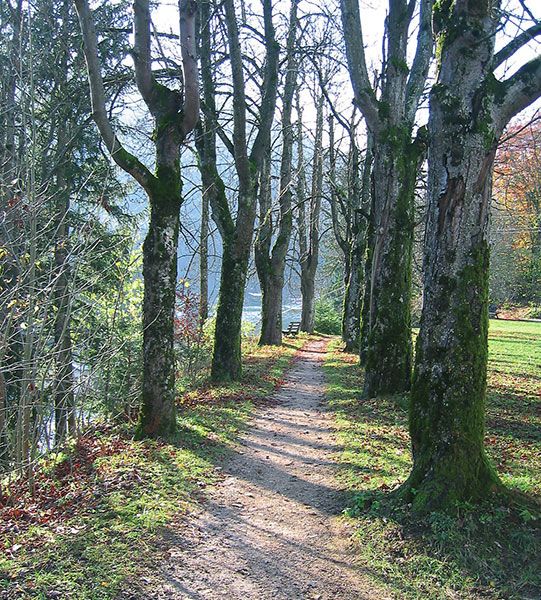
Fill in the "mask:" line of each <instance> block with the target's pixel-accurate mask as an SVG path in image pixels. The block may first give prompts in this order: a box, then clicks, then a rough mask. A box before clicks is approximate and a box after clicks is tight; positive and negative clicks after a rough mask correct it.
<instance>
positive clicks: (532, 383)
mask: <svg viewBox="0 0 541 600" xmlns="http://www.w3.org/2000/svg"><path fill="white" fill-rule="evenodd" d="M339 346H340V344H339V343H338V342H334V343H333V344H332V346H331V347H330V353H329V354H328V355H327V360H326V364H325V369H326V373H327V381H328V389H327V394H328V398H329V402H330V405H331V407H332V409H333V410H334V412H335V418H336V424H337V428H338V431H339V436H340V439H341V442H342V444H343V452H342V454H341V456H340V457H339V461H340V464H341V469H340V473H341V475H340V476H341V478H342V480H343V482H344V484H345V485H346V487H347V488H348V489H349V490H350V491H351V493H352V502H351V506H350V508H349V509H348V510H347V511H346V518H348V519H351V520H352V521H353V522H354V524H355V527H356V537H357V540H358V545H357V548H358V553H359V556H360V560H361V561H362V563H363V566H364V567H365V568H366V569H367V570H368V571H369V572H371V573H372V575H373V577H374V578H375V579H377V580H378V581H379V583H381V584H383V585H385V586H387V587H388V589H389V590H390V591H391V592H392V593H394V594H395V595H396V597H398V598H404V599H409V598H416V599H423V600H424V599H434V600H436V599H438V600H439V599H445V598H450V599H454V598H456V599H467V598H494V599H496V598H506V599H508V598H509V599H511V598H516V599H519V598H521V599H532V600H533V599H534V598H540V597H541V569H540V568H539V565H541V528H540V522H539V518H538V515H536V514H532V513H531V511H530V510H528V509H519V508H517V509H513V508H509V507H508V506H495V505H493V504H487V505H484V506H481V507H473V506H468V505H464V506H461V507H458V509H459V511H458V514H457V515H456V516H449V515H445V514H440V513H433V514H432V515H430V517H429V518H427V519H426V522H424V523H418V522H416V521H415V520H414V519H412V518H411V516H410V514H409V513H408V511H407V510H406V508H405V507H397V506H396V505H395V504H394V503H393V501H392V495H390V494H389V493H388V492H389V491H390V490H393V489H394V488H396V487H397V486H398V485H399V484H400V483H401V482H403V481H404V480H405V478H406V477H407V475H408V473H409V470H410V467H411V453H410V447H409V436H408V431H407V399H406V398H405V397H387V398H378V399H370V400H360V395H361V390H362V375H361V373H360V371H359V368H358V365H357V359H356V357H354V356H351V355H347V354H344V353H342V352H340V351H339ZM488 384H489V389H488V401H487V434H486V440H485V441H486V446H487V451H488V453H489V455H490V457H491V459H492V461H493V462H494V464H495V465H496V468H497V470H498V473H499V475H500V477H501V478H502V480H503V481H504V482H505V484H506V485H508V486H510V487H513V488H517V489H519V490H521V491H522V492H524V493H526V494H528V495H530V496H532V497H534V498H537V499H541V469H540V468H539V457H540V456H541V323H525V322H510V321H507V322H505V321H497V320H492V321H491V322H490V333H489V374H488Z"/></svg>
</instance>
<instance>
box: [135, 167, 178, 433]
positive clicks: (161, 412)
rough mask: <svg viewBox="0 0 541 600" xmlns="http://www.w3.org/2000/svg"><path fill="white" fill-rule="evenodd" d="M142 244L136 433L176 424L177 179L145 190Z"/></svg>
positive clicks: (170, 430) (168, 429) (162, 430)
mask: <svg viewBox="0 0 541 600" xmlns="http://www.w3.org/2000/svg"><path fill="white" fill-rule="evenodd" d="M149 199H150V223H149V228H148V233H147V235H146V238H145V241H144V244H143V278H144V281H145V288H144V299H143V403H142V408H141V414H140V418H139V424H138V428H137V435H138V436H139V437H167V436H169V435H172V434H173V433H174V432H175V429H176V417H175V357H174V352H173V339H174V321H173V317H174V311H175V299H176V283H177V247H178V235H179V226H180V217H179V214H180V206H181V195H180V183H179V179H178V176H177V177H172V189H170V190H167V189H163V190H156V192H154V193H151V195H149Z"/></svg>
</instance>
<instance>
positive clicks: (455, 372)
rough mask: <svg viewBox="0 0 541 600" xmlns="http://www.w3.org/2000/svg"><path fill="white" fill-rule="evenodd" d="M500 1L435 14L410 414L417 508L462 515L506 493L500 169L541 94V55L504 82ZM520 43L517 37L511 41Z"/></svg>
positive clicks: (409, 493) (409, 487)
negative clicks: (496, 400) (508, 143)
mask: <svg viewBox="0 0 541 600" xmlns="http://www.w3.org/2000/svg"><path fill="white" fill-rule="evenodd" d="M499 18H500V13H499V12H498V13H496V12H493V11H492V10H491V7H490V3H485V4H480V3H467V2H456V3H454V4H452V5H451V4H449V5H448V4H446V5H445V6H442V7H441V8H440V9H439V10H438V11H437V12H436V14H435V18H434V23H435V26H436V27H437V29H436V33H437V36H438V44H439V47H440V49H441V63H440V69H439V74H438V80H437V83H436V84H435V85H434V86H433V88H432V91H431V95H430V122H429V131H430V138H429V163H428V170H429V176H428V199H429V206H428V220H427V226H426V238H425V254H424V302H423V312H422V318H421V328H420V333H419V337H418V340H417V352H416V364H415V372H414V377H413V388H412V394H411V408H410V432H411V438H412V447H413V458H414V466H413V470H412V472H411V474H410V477H409V479H408V481H407V482H406V484H405V485H404V486H403V488H402V495H403V496H404V497H405V498H406V500H407V501H409V502H412V503H413V508H414V510H418V511H431V510H453V509H456V507H457V504H458V503H462V502H466V501H467V502H472V501H473V502H476V501H480V500H483V499H485V498H487V497H489V496H490V495H491V494H492V493H493V492H495V491H497V490H501V489H502V486H501V483H500V481H499V479H498V477H497V476H496V473H495V471H494V469H493V468H492V466H491V465H490V464H489V461H488V460H487V457H486V454H485V451H484V447H483V437H484V426H485V423H484V422H485V391H486V372H487V330H488V314H487V304H488V268H489V248H488V222H489V212H490V200H491V191H492V190H491V187H492V182H491V173H492V167H493V161H494V154H495V151H496V147H497V143H498V139H499V137H500V136H501V133H502V131H503V129H504V127H505V125H506V124H507V122H508V121H509V119H510V118H511V117H512V116H513V115H514V114H516V113H517V112H519V111H520V110H522V109H523V108H525V107H526V106H527V105H528V104H529V103H530V102H532V101H533V100H535V99H536V98H537V97H539V95H540V94H541V58H537V59H534V60H533V61H531V62H530V63H528V64H527V65H525V66H523V67H522V68H521V69H519V70H518V72H517V73H516V74H515V75H513V76H512V77H510V78H509V79H507V80H506V81H503V82H499V81H497V80H496V79H495V77H494V75H493V69H494V68H495V67H496V66H497V63H498V58H497V56H498V55H496V56H494V37H495V34H496V31H497V29H498V27H499V26H500V24H499ZM511 44H512V42H511Z"/></svg>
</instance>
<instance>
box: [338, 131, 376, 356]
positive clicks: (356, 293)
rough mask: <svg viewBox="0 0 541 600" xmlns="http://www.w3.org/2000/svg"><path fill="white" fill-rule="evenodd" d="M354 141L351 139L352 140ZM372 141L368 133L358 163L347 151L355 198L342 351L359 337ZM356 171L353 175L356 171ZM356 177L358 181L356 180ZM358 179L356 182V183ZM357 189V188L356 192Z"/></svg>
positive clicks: (357, 344)
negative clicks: (362, 157)
mask: <svg viewBox="0 0 541 600" xmlns="http://www.w3.org/2000/svg"><path fill="white" fill-rule="evenodd" d="M352 143H353V144H354V140H352ZM372 158H373V144H372V136H368V143H367V147H366V152H365V156H364V161H363V165H362V172H360V171H361V166H360V164H359V159H358V150H357V148H356V146H355V145H354V146H353V149H352V151H350V161H349V162H350V164H349V165H348V170H349V171H350V175H349V177H348V180H349V182H350V184H349V185H348V189H349V190H353V191H354V193H356V194H357V192H358V196H359V198H358V202H357V203H356V204H355V206H354V207H353V213H352V228H351V234H352V237H351V243H350V248H349V251H350V254H349V261H347V262H348V266H349V269H348V271H349V272H348V275H347V279H346V291H345V296H344V312H343V317H342V339H343V340H344V343H345V348H344V349H345V351H346V352H359V349H360V340H361V310H362V306H363V290H364V284H365V279H364V275H365V260H366V249H367V244H368V224H369V219H370V206H371V194H370V191H371V189H370V184H371V179H372ZM356 174H357V175H356ZM359 180H360V181H359ZM357 181H359V182H360V186H358V185H357ZM356 190H357V192H356Z"/></svg>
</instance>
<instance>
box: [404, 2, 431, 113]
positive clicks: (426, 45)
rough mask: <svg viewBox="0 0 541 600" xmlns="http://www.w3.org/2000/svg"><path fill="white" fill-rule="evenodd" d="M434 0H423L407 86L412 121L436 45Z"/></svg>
mask: <svg viewBox="0 0 541 600" xmlns="http://www.w3.org/2000/svg"><path fill="white" fill-rule="evenodd" d="M432 5H433V0H421V10H420V14H419V32H418V34H417V49H416V51H415V57H414V59H413V64H412V66H411V72H410V76H409V79H408V83H407V87H406V119H407V120H408V121H409V122H410V123H412V122H413V120H414V119H415V113H416V112H417V107H418V106H419V100H420V98H421V94H422V93H423V90H424V87H425V83H426V78H427V75H428V68H429V66H430V59H431V58H432V51H433V47H434V39H433V35H432Z"/></svg>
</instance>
